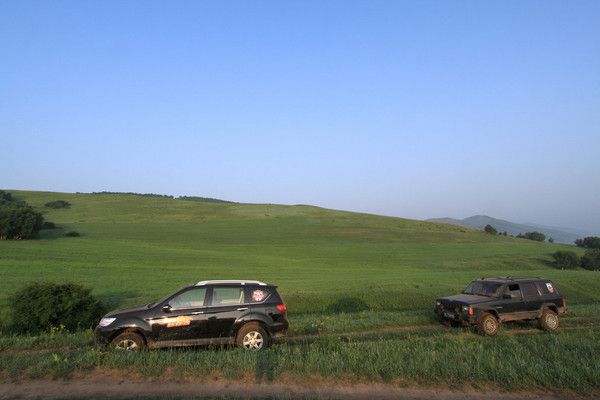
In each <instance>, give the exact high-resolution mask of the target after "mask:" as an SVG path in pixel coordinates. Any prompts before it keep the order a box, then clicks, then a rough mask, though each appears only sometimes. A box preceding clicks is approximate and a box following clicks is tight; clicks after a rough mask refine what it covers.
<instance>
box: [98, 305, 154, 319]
mask: <svg viewBox="0 0 600 400" xmlns="http://www.w3.org/2000/svg"><path fill="white" fill-rule="evenodd" d="M140 311H142V312H145V311H148V306H139V307H132V308H123V309H121V310H114V311H111V312H109V313H108V314H106V315H105V317H115V316H117V315H124V314H130V313H139V312H140Z"/></svg>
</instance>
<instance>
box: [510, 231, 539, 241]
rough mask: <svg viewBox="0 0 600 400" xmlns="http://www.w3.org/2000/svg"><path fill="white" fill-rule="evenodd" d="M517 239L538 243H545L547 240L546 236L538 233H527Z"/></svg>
mask: <svg viewBox="0 0 600 400" xmlns="http://www.w3.org/2000/svg"><path fill="white" fill-rule="evenodd" d="M517 237H518V238H521V239H529V240H535V241H536V242H543V241H544V240H546V235H544V234H543V233H542V232H538V231H533V232H525V234H522V233H519V234H518V235H517Z"/></svg>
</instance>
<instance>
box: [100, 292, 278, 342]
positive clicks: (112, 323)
mask: <svg viewBox="0 0 600 400" xmlns="http://www.w3.org/2000/svg"><path fill="white" fill-rule="evenodd" d="M276 288H277V287H276V286H273V285H269V284H266V283H264V282H259V281H202V282H198V283H197V284H195V285H190V286H186V287H183V288H181V289H180V290H178V291H177V292H175V293H173V294H171V295H169V296H167V297H166V298H165V299H163V300H160V301H158V302H156V303H151V304H148V305H146V306H142V307H136V308H130V309H125V310H118V311H113V312H111V313H109V314H107V315H105V316H104V317H103V318H102V320H101V321H100V323H99V324H98V326H97V327H96V332H95V335H96V343H97V344H98V345H99V346H102V347H106V346H108V345H110V346H112V347H114V348H117V349H123V350H139V349H144V348H159V347H173V346H192V345H209V344H221V345H223V344H237V345H238V346H239V347H242V348H244V349H247V350H261V349H263V348H265V347H266V346H267V345H268V344H269V342H270V341H271V340H272V339H275V338H279V337H282V336H285V334H286V333H287V329H288V320H287V317H286V313H287V310H286V307H285V304H284V302H283V300H282V299H281V296H279V294H278V293H277V289H276Z"/></svg>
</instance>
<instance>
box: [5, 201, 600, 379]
mask: <svg viewBox="0 0 600 400" xmlns="http://www.w3.org/2000/svg"><path fill="white" fill-rule="evenodd" d="M10 192H11V193H13V195H14V196H15V197H17V198H19V199H23V200H26V201H27V202H29V203H31V204H33V205H34V206H36V207H37V208H39V209H40V210H44V207H43V204H44V203H46V202H48V201H52V200H67V201H69V202H70V203H71V204H72V206H71V208H70V209H59V210H50V209H46V210H44V212H45V217H46V219H47V220H50V221H53V222H55V223H56V224H57V225H58V226H59V227H60V229H56V230H47V231H42V234H41V236H40V238H39V239H36V240H29V241H2V242H0V306H2V307H1V309H2V310H4V311H2V313H1V314H0V315H1V316H3V318H2V319H4V317H5V316H6V307H5V304H6V299H7V296H8V295H10V294H11V293H12V292H14V291H15V290H16V289H17V288H18V287H20V286H22V285H23V284H25V283H26V282H29V281H33V280H52V281H58V282H61V281H74V282H78V283H82V284H84V285H87V286H90V287H92V288H93V290H94V294H96V295H97V296H98V297H99V298H100V299H102V300H103V301H104V302H105V303H106V304H107V305H108V306H109V307H110V308H116V307H123V306H130V305H135V304H143V303H148V302H150V301H152V300H154V299H157V298H160V297H162V296H164V295H166V294H168V293H170V292H172V291H174V290H176V289H177V288H179V287H181V286H183V285H184V284H188V283H191V282H196V281H199V280H204V279H235V278H243V279H260V280H264V281H267V282H271V283H274V284H277V285H278V286H279V290H280V292H281V293H282V295H283V297H284V298H285V300H286V303H287V306H288V310H289V317H290V322H291V332H290V333H291V335H292V338H291V339H290V340H288V341H287V342H286V343H284V344H281V345H278V346H274V347H273V348H271V349H269V350H268V351H266V352H264V353H263V354H259V355H256V354H247V353H244V352H241V351H237V350H232V351H220V350H172V351H157V352H150V353H144V354H114V353H103V352H99V351H97V350H95V349H93V347H92V342H91V333H90V332H80V333H76V334H74V335H67V334H58V335H42V336H40V337H33V338H32V337H6V336H5V337H2V338H0V351H1V353H0V369H1V370H3V371H5V372H6V373H8V374H9V375H10V374H14V373H24V374H26V375H27V374H30V375H31V376H39V375H43V374H55V375H57V376H62V375H64V374H68V373H71V372H73V371H87V370H90V369H93V368H107V369H113V368H117V369H125V370H128V371H136V372H139V373H142V374H149V375H156V374H161V373H163V372H164V371H169V373H170V374H174V375H177V376H180V375H186V374H187V375H197V374H198V373H199V372H202V373H208V372H212V373H218V374H222V375H223V376H225V377H229V378H235V377H239V376H242V375H244V374H249V373H250V374H255V375H256V374H260V373H262V372H260V371H263V370H264V371H263V372H264V373H265V374H267V372H268V371H271V372H268V374H267V375H269V374H270V375H269V376H270V377H271V378H272V377H273V375H275V376H277V375H281V374H286V375H292V376H298V377H307V376H313V375H319V376H323V377H334V378H339V379H346V378H348V377H355V378H356V379H359V380H379V381H385V382H396V381H397V382H422V383H427V384H432V385H434V384H444V385H455V384H460V385H462V384H468V385H474V386H478V385H486V384H495V385H498V386H502V387H511V388H515V387H516V388H524V387H529V386H530V385H534V386H536V387H547V385H548V381H551V382H552V385H553V387H556V388H569V389H575V390H586V389H589V388H598V387H600V361H599V360H600V358H599V357H597V354H600V340H599V339H600V318H599V317H598V316H597V314H598V311H599V310H600V275H598V274H597V273H593V272H589V271H584V270H576V271H562V270H557V269H555V268H553V267H552V264H551V257H550V255H551V254H552V252H554V251H556V250H559V249H566V248H568V249H570V250H573V251H579V250H578V249H576V248H573V247H570V246H565V245H558V244H548V243H537V242H532V241H528V240H524V239H514V238H510V237H508V238H507V237H501V236H490V235H486V234H484V233H482V232H477V231H473V230H469V229H466V228H461V227H454V226H449V225H442V224H433V223H426V222H421V221H412V220H407V219H401V218H389V217H381V216H375V215H368V214H358V213H349V212H342V211H334V210H326V209H322V208H317V207H311V206H302V205H298V206H282V205H270V204H256V205H255V204H235V203H203V202H194V201H183V200H173V199H163V198H149V197H140V196H133V195H106V194H104V195H85V194H66V193H49V192H24V191H10ZM69 230H76V231H78V232H80V233H81V235H82V236H81V237H77V238H73V237H63V236H62V235H63V234H64V233H65V232H66V231H69ZM506 275H521V276H522V275H526V276H544V277H548V278H551V279H552V280H554V281H555V283H556V284H557V285H558V286H559V288H560V289H561V290H562V291H563V292H564V293H565V294H566V295H567V296H568V298H569V304H570V308H571V310H572V313H571V314H570V315H568V316H567V317H565V318H564V320H563V329H562V330H561V332H560V333H558V334H545V333H539V332H538V331H537V330H535V329H534V328H533V325H531V324H530V325H526V326H516V327H511V326H507V327H506V329H504V332H503V333H502V334H501V335H500V336H499V337H496V338H480V337H477V336H475V335H474V334H472V333H471V332H470V331H469V330H463V329H454V330H448V329H445V328H442V327H439V326H437V325H435V321H434V320H433V315H432V311H431V310H432V307H433V304H434V301H435V298H436V296H439V295H448V294H453V293H456V292H458V291H459V290H461V289H462V288H463V287H464V286H465V285H466V284H467V283H468V282H469V281H470V280H472V279H476V278H478V277H481V276H506ZM349 299H352V300H354V301H353V302H352V303H354V304H357V306H353V307H346V306H345V305H346V304H348V303H349V302H348V300H349ZM361 304H362V306H360V305H361ZM340 310H343V311H344V312H342V313H340V312H339V311H340ZM402 327H411V329H408V330H402V329H401V328H402ZM361 331H362V332H365V331H369V333H364V334H361ZM302 335H304V336H302ZM306 335H312V336H306ZM294 337H295V338H294ZM23 354H27V356H26V357H25V356H24V355H23ZM240 374H241V375H240ZM269 376H267V378H268V377H269ZM257 379H258V378H257ZM261 379H262V378H261Z"/></svg>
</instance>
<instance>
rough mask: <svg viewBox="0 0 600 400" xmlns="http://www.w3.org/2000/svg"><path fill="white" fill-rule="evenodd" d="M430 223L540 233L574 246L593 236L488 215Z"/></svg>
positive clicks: (516, 233) (443, 219)
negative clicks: (578, 240) (577, 241)
mask: <svg viewBox="0 0 600 400" xmlns="http://www.w3.org/2000/svg"><path fill="white" fill-rule="evenodd" d="M427 221H428V222H438V223H442V224H450V225H458V226H464V227H467V228H473V229H483V227H484V226H486V225H487V224H490V225H492V226H493V227H494V228H496V229H497V230H498V232H505V231H506V232H507V233H508V234H509V235H518V234H519V233H525V232H531V231H538V232H542V233H543V234H544V235H546V238H550V237H551V238H553V239H554V241H555V242H557V243H566V244H573V242H574V241H575V239H578V238H582V237H585V236H591V234H590V233H587V232H581V231H578V230H575V229H571V228H557V227H551V226H544V225H538V224H532V223H526V224H518V223H515V222H510V221H506V220H503V219H497V218H492V217H489V216H487V215H474V216H472V217H468V218H465V219H455V218H432V219H428V220H427Z"/></svg>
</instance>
